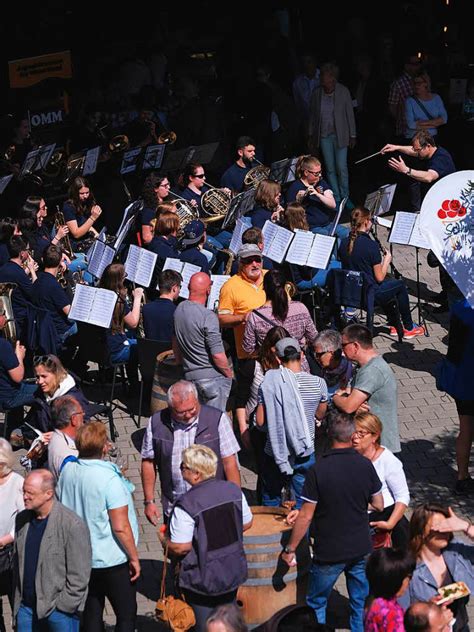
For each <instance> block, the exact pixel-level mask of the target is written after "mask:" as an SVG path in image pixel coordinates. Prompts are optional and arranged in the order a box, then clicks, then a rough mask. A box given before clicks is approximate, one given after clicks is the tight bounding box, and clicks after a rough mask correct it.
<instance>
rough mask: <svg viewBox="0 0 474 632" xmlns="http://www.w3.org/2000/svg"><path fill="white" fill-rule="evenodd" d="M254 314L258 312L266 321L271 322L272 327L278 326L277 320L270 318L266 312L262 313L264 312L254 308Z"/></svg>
mask: <svg viewBox="0 0 474 632" xmlns="http://www.w3.org/2000/svg"><path fill="white" fill-rule="evenodd" d="M253 313H254V314H257V316H259V317H260V318H261V319H262V320H264V321H265V322H267V323H269V324H270V325H271V326H272V327H278V325H277V324H276V322H275V321H273V320H270V318H268V317H267V316H265V314H262V312H259V311H258V309H254V310H253Z"/></svg>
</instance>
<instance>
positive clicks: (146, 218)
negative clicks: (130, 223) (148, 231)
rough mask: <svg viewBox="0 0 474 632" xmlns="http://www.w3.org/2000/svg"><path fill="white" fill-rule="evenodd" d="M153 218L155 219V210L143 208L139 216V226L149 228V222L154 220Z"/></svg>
mask: <svg viewBox="0 0 474 632" xmlns="http://www.w3.org/2000/svg"><path fill="white" fill-rule="evenodd" d="M155 217H156V208H150V207H149V206H144V207H143V208H142V210H141V214H140V225H141V226H151V222H152V221H153V220H154V219H155Z"/></svg>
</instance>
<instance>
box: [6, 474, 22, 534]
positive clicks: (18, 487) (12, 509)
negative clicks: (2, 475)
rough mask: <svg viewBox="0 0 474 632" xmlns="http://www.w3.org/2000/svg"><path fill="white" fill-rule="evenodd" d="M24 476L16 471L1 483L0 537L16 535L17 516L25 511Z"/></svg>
mask: <svg viewBox="0 0 474 632" xmlns="http://www.w3.org/2000/svg"><path fill="white" fill-rule="evenodd" d="M23 483H24V480H23V476H20V475H19V474H17V473H16V472H11V473H10V474H9V475H8V480H7V481H6V482H5V483H3V485H0V538H3V536H5V535H7V534H10V535H11V536H12V537H14V535H15V516H16V514H17V513H18V512H19V511H23V509H24V508H25V505H24V503H23Z"/></svg>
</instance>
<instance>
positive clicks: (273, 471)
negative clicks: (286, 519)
mask: <svg viewBox="0 0 474 632" xmlns="http://www.w3.org/2000/svg"><path fill="white" fill-rule="evenodd" d="M315 462H316V458H315V456H314V454H311V455H310V456H307V457H302V458H298V459H296V461H295V464H294V466H293V474H292V475H291V488H292V490H293V493H294V495H295V499H296V509H301V505H302V504H303V499H302V498H301V492H302V491H303V485H304V481H305V478H306V474H307V472H308V470H309V468H310V467H311V466H312V465H314V463H315ZM285 481H286V477H285V476H284V474H282V473H281V472H280V469H279V467H278V466H277V464H276V463H275V461H274V459H273V458H272V457H271V456H268V454H264V456H263V465H262V504H263V505H264V507H279V506H280V505H281V489H282V487H283V486H284V485H285Z"/></svg>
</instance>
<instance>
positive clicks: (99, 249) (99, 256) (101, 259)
mask: <svg viewBox="0 0 474 632" xmlns="http://www.w3.org/2000/svg"><path fill="white" fill-rule="evenodd" d="M114 257H115V250H114V249H113V248H111V247H110V246H108V245H107V244H105V243H104V242H102V241H99V240H96V242H95V244H94V246H93V249H92V253H91V256H90V258H89V263H88V265H87V271H88V272H90V273H91V274H93V275H94V276H95V277H96V278H97V279H101V278H102V275H103V274H104V270H105V268H106V267H107V266H108V265H110V264H111V263H112V261H113V260H114Z"/></svg>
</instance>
